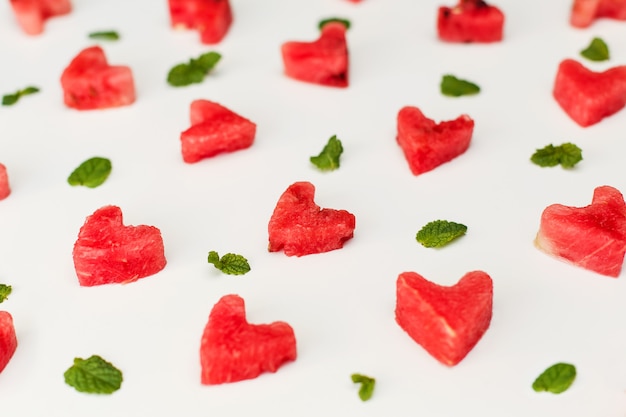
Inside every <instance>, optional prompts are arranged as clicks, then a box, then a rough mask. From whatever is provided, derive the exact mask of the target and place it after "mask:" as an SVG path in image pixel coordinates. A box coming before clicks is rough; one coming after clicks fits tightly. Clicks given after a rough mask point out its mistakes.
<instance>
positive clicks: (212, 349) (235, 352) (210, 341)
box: [200, 294, 296, 385]
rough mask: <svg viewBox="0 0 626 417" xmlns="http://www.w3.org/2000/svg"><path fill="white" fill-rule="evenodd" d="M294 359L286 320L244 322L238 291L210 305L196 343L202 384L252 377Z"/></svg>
mask: <svg viewBox="0 0 626 417" xmlns="http://www.w3.org/2000/svg"><path fill="white" fill-rule="evenodd" d="M294 360H296V337H295V335H294V332H293V329H292V328H291V326H290V325H289V324H287V323H285V322H282V321H277V322H274V323H271V324H250V323H248V321H247V320H246V310H245V304H244V300H243V298H241V297H239V296H238V295H233V294H231V295H225V296H223V297H222V298H220V300H219V301H218V302H217V303H216V304H215V306H213V309H212V310H211V314H210V315H209V321H208V323H207V325H206V327H205V328H204V333H203V335H202V342H201V345H200V363H201V366H202V376H201V382H202V383H203V384H205V385H216V384H223V383H227V382H237V381H242V380H245V379H252V378H256V377H257V376H259V375H260V374H261V373H263V372H276V371H277V370H278V368H280V367H281V366H282V365H283V364H284V363H286V362H289V361H294Z"/></svg>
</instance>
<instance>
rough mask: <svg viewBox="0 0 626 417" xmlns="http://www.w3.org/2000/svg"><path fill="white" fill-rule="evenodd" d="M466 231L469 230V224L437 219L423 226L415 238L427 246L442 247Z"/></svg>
mask: <svg viewBox="0 0 626 417" xmlns="http://www.w3.org/2000/svg"><path fill="white" fill-rule="evenodd" d="M465 232H467V226H465V225H463V224H460V223H454V222H449V221H447V220H435V221H432V222H430V223H428V224H426V225H425V226H424V227H422V229H421V230H420V231H419V232H417V235H415V239H416V240H417V241H418V242H419V243H421V244H422V246H425V247H427V248H440V247H442V246H445V245H447V244H448V243H450V242H452V241H453V240H454V239H456V238H458V237H460V236H463V235H464V234H465Z"/></svg>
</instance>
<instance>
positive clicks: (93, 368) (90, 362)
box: [63, 355, 123, 394]
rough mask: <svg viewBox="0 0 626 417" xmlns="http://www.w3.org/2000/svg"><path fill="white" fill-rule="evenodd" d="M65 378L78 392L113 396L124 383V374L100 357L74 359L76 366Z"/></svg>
mask: <svg viewBox="0 0 626 417" xmlns="http://www.w3.org/2000/svg"><path fill="white" fill-rule="evenodd" d="M63 376H64V377H65V383H66V384H68V385H70V386H72V387H74V388H75V389H76V391H79V392H87V393H91V394H111V393H113V392H115V391H117V390H118V389H120V387H121V386H122V381H123V377H122V372H120V370H119V369H117V368H116V367H115V366H113V365H112V364H111V363H109V362H107V361H105V360H104V359H102V358H101V357H100V356H98V355H93V356H91V357H89V358H88V359H81V358H74V365H72V366H71V367H70V368H69V369H68V370H67V371H65V373H64V374H63Z"/></svg>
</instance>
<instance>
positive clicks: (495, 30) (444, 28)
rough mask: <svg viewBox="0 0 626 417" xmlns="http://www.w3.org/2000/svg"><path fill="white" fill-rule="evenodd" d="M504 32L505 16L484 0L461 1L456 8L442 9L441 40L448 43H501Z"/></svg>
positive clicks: (440, 20)
mask: <svg viewBox="0 0 626 417" xmlns="http://www.w3.org/2000/svg"><path fill="white" fill-rule="evenodd" d="M503 32H504V14H503V13H502V11H500V9H498V8H497V7H495V6H491V5H488V4H487V3H485V2H484V1H482V0H460V1H459V4H457V5H456V6H455V7H440V8H439V14H438V16H437V33H438V35H439V39H441V40H443V41H446V42H463V43H470V42H480V43H488V42H499V41H501V40H502V37H503Z"/></svg>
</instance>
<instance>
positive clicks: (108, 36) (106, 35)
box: [89, 30, 120, 41]
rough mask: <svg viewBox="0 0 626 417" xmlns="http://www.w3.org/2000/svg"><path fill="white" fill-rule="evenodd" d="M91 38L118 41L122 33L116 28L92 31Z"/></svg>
mask: <svg viewBox="0 0 626 417" xmlns="http://www.w3.org/2000/svg"><path fill="white" fill-rule="evenodd" d="M89 38H90V39H96V40H101V41H117V40H119V39H120V35H119V33H117V32H116V31H114V30H109V31H102V32H91V33H90V34H89Z"/></svg>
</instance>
